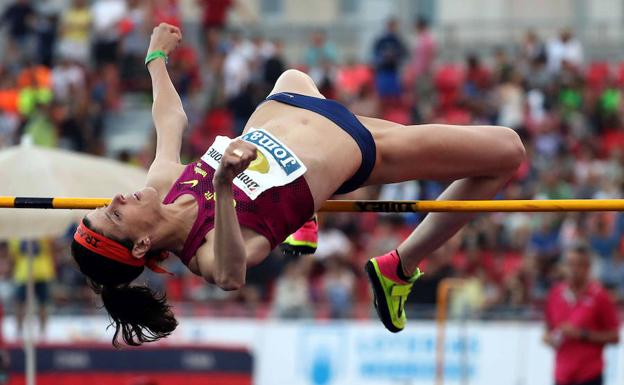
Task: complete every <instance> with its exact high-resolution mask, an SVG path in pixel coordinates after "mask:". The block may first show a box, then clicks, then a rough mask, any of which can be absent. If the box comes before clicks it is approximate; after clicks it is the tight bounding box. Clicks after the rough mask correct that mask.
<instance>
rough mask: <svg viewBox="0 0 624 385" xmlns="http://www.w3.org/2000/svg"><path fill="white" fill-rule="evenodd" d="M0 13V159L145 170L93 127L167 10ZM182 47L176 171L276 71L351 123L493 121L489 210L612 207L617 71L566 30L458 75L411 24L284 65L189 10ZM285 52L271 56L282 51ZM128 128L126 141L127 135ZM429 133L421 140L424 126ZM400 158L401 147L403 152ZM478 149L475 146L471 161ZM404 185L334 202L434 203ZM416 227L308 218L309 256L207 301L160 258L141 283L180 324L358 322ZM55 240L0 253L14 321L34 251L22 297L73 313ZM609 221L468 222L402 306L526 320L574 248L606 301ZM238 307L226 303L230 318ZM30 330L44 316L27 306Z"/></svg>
mask: <svg viewBox="0 0 624 385" xmlns="http://www.w3.org/2000/svg"><path fill="white" fill-rule="evenodd" d="M50 4H51V3H50V2H48V1H37V2H31V1H28V0H16V1H9V2H8V4H7V5H6V6H5V7H4V9H0V14H1V15H2V16H1V22H0V28H1V29H2V31H1V32H3V33H4V38H3V41H2V42H0V46H1V47H4V48H3V51H2V52H3V54H2V55H0V148H4V147H8V146H11V145H15V144H17V143H18V142H19V141H20V140H21V138H22V137H23V136H24V135H28V136H30V137H31V138H32V140H33V141H34V142H35V143H36V144H38V145H40V146H48V147H59V148H64V149H70V150H75V151H80V152H87V153H91V154H97V155H103V154H107V155H109V156H111V155H112V156H115V157H117V158H118V159H119V160H122V161H126V162H131V163H134V164H139V165H142V166H145V167H147V166H148V165H149V162H150V160H151V157H152V156H153V147H154V141H153V138H152V140H151V141H149V140H148V141H147V143H146V145H145V147H144V148H143V149H142V150H140V151H134V152H127V151H123V152H120V153H116V154H110V151H108V150H107V139H108V137H107V124H106V123H107V119H108V118H109V117H110V116H111V115H112V114H115V113H118V112H119V111H121V110H124V109H125V110H127V109H130V112H131V111H132V110H131V108H133V107H132V106H130V107H129V106H128V103H125V101H126V100H127V99H128V98H130V97H131V98H133V100H140V101H141V103H142V104H143V107H147V108H149V105H150V102H151V99H150V92H151V90H150V79H149V76H148V74H147V72H146V71H145V68H144V65H143V59H144V56H145V53H146V48H147V45H148V41H149V35H150V33H151V30H152V28H153V26H154V25H157V24H158V23H160V22H163V21H165V22H168V23H171V24H175V25H180V26H182V27H184V20H183V19H182V17H181V12H180V9H179V7H180V5H179V4H178V2H177V1H176V0H150V1H137V0H94V1H86V0H72V1H71V2H69V4H68V5H67V7H65V8H63V9H57V8H55V7H53V6H51V5H50ZM198 6H199V7H200V8H199V9H201V10H202V12H203V17H202V18H201V27H199V28H196V31H198V36H195V37H193V38H190V39H185V41H184V42H183V43H182V44H181V46H180V47H179V48H178V49H177V50H176V51H175V52H174V54H173V55H171V57H170V59H169V64H168V68H169V71H170V73H171V77H172V79H173V81H174V83H175V86H176V88H177V90H178V92H179V93H180V96H181V98H182V101H183V103H184V105H185V110H186V112H187V114H188V116H189V129H188V130H187V132H186V134H185V135H186V137H185V144H184V145H183V153H182V159H184V160H186V161H190V160H192V159H195V158H197V157H199V156H201V154H203V152H204V151H205V149H206V148H208V146H209V145H210V144H211V143H212V140H213V139H214V137H215V136H216V135H228V136H236V135H239V134H240V133H241V131H242V129H243V127H244V125H245V122H246V120H247V119H248V117H249V116H250V115H251V113H252V112H253V110H254V108H255V106H256V105H257V104H258V103H259V102H260V101H261V100H262V99H263V98H264V97H265V96H266V95H267V93H268V92H269V91H270V89H271V88H272V86H273V83H274V82H275V80H276V79H277V78H278V77H279V75H280V74H281V73H282V72H283V71H284V70H285V69H288V68H298V69H301V70H303V71H306V72H307V73H308V74H310V76H312V78H313V79H314V80H315V82H316V84H317V86H318V87H319V89H320V90H321V92H322V93H323V94H324V95H326V96H327V97H328V98H334V99H337V100H339V101H341V102H343V103H344V104H345V105H347V106H348V107H349V108H350V109H351V110H352V111H353V112H354V113H356V114H358V115H365V116H373V117H380V118H384V119H388V120H391V121H394V122H397V123H400V124H406V125H407V124H424V123H445V124H498V125H503V126H507V127H511V128H513V129H514V130H516V131H517V132H518V133H519V134H520V136H521V137H522V139H523V141H524V143H525V146H526V149H527V153H528V157H527V159H526V161H525V162H524V164H523V165H522V166H521V167H520V169H519V170H518V172H517V174H516V175H515V176H514V178H513V179H512V180H511V181H510V182H509V183H508V184H507V186H506V187H505V188H504V190H503V191H501V193H500V194H499V197H498V198H501V199H562V198H620V197H621V194H622V187H623V182H624V153H623V151H622V149H623V148H624V126H623V122H622V87H623V86H624V63H615V62H596V61H593V60H592V59H591V58H586V57H584V54H583V47H582V44H581V42H580V41H579V40H578V39H577V38H576V37H575V36H574V32H573V31H572V30H562V31H560V33H558V34H557V35H556V36H540V35H538V34H537V33H536V32H534V31H527V33H526V35H525V36H524V37H523V38H522V40H521V41H501V45H500V46H499V47H494V48H493V49H492V50H491V52H489V53H486V54H484V53H483V52H480V53H468V54H467V55H466V57H465V60H464V61H463V62H443V61H441V60H440V59H439V58H438V57H437V53H438V50H439V48H440V47H438V42H437V41H436V39H435V33H433V32H432V31H431V30H430V26H429V23H428V21H427V20H425V19H417V20H416V21H415V22H414V23H413V25H410V26H408V25H401V24H400V23H399V20H398V19H390V20H388V22H387V24H386V25H385V26H380V27H379V31H378V35H377V37H376V38H375V39H374V41H373V42H372V44H371V46H370V47H369V49H368V55H367V56H366V57H362V58H360V59H358V60H356V59H353V58H345V57H343V56H341V52H340V47H339V46H337V45H336V44H335V43H334V42H333V41H332V39H331V33H327V32H326V31H324V30H322V29H318V30H315V31H313V32H312V33H311V34H310V37H309V40H308V41H305V42H301V43H300V44H302V45H304V44H305V45H306V48H305V49H303V50H300V51H302V52H303V54H302V55H301V56H300V57H294V56H292V55H290V56H288V55H287V54H286V52H287V50H286V48H287V47H284V44H283V42H282V41H281V40H280V39H279V38H275V39H270V38H266V37H264V36H262V35H259V34H256V35H254V36H248V35H247V34H246V33H245V32H244V31H243V30H239V29H236V28H233V27H231V26H229V25H228V24H227V20H228V17H227V16H228V12H237V10H236V9H237V8H238V5H237V3H236V2H235V1H231V0H230V1H228V0H205V1H199V0H198ZM288 52H289V51H288ZM128 129H132V127H128ZM431 129H435V126H433V127H431ZM417 145H418V143H414V146H417ZM483 150H484V151H487V150H488V149H487V148H484V149H483ZM445 186H446V185H445V184H444V183H440V182H435V181H413V182H407V183H401V184H395V185H386V186H381V187H367V188H362V189H360V190H358V191H356V192H353V193H351V194H350V195H349V196H347V197H341V198H351V199H435V198H436V196H437V195H438V194H439V193H440V192H441V191H442V190H443V189H444V188H445ZM421 218H422V216H421V215H417V214H409V215H391V214H375V213H365V214H359V215H353V214H331V215H330V214H322V215H320V224H321V232H320V235H319V249H318V251H317V253H316V254H315V255H313V256H302V257H299V258H293V257H288V256H284V255H281V254H280V253H279V252H274V253H273V254H272V255H271V256H270V257H269V258H268V259H267V260H266V261H265V262H264V263H263V264H261V265H260V266H257V267H255V268H253V269H251V270H250V272H249V274H248V285H247V286H246V287H245V288H244V289H243V290H240V291H238V292H234V293H230V292H227V293H226V292H221V291H219V290H217V289H215V288H213V287H210V286H209V285H206V284H204V283H203V282H201V280H200V279H199V278H197V277H193V276H192V275H191V274H190V273H189V272H187V271H186V270H185V269H184V268H183V266H181V265H180V264H179V263H177V262H176V261H170V262H169V264H170V266H168V268H169V269H171V270H173V271H174V272H175V274H176V275H175V277H173V278H168V279H167V280H166V281H164V280H162V278H160V277H155V276H153V275H150V274H149V273H146V274H145V276H143V277H141V278H140V279H141V280H148V281H149V283H150V285H151V286H154V287H155V288H157V289H161V290H166V291H167V293H168V296H169V298H170V300H172V301H174V302H176V303H179V306H178V309H179V310H180V311H181V312H187V313H192V314H207V315H209V314H228V315H237V314H241V315H255V316H261V317H263V316H279V317H292V318H296V317H310V316H315V317H333V318H342V317H368V316H370V309H371V307H370V300H371V299H370V293H369V291H368V287H367V283H366V281H365V277H364V275H363V270H362V267H363V266H364V262H365V261H366V259H367V258H369V257H371V256H374V255H379V254H382V253H385V252H387V251H388V250H391V249H392V248H395V247H396V246H397V245H398V244H399V242H400V241H401V240H402V239H403V238H404V237H405V236H406V235H408V234H409V232H410V231H411V229H413V227H414V226H416V225H417V224H418V222H419V220H420V219H421ZM71 230H72V229H68V236H67V237H64V238H59V239H42V240H36V241H33V242H27V241H23V240H22V241H20V240H12V241H9V242H2V243H0V298H1V300H2V301H3V303H5V306H7V307H8V308H10V309H14V310H15V311H17V312H18V313H19V312H20V309H21V307H20V305H19V303H21V302H22V300H23V295H24V293H23V284H24V282H25V270H24V269H25V267H24V266H25V260H26V255H27V252H28V250H30V251H31V252H32V250H34V251H36V253H35V262H36V264H35V278H36V280H37V282H39V283H40V285H39V287H38V288H37V290H36V294H37V297H39V298H40V300H41V302H42V303H48V304H51V305H52V306H53V307H54V309H55V311H57V312H60V311H69V312H75V311H83V312H84V311H89V309H91V308H93V306H92V303H93V297H92V294H91V293H90V292H89V290H88V289H87V288H86V286H85V282H84V279H83V278H82V277H81V275H80V274H79V273H78V272H77V271H76V268H75V265H74V264H73V263H72V261H71V257H70V256H69V250H68V244H69V240H70V237H69V234H71V233H72V231H71ZM623 232H624V216H622V215H621V214H619V213H588V214H578V213H551V214H530V213H496V214H490V215H480V216H478V217H477V218H476V219H475V220H474V221H473V222H472V223H471V224H470V225H468V226H467V227H466V228H465V229H463V230H462V231H461V232H460V233H459V234H458V235H457V236H456V237H455V238H453V240H451V241H450V242H448V244H447V245H445V246H444V247H443V248H442V249H440V250H438V251H437V252H436V253H434V254H433V255H431V256H429V258H428V259H427V260H426V262H425V263H424V264H423V268H424V271H425V273H426V274H425V275H424V276H423V277H422V278H421V279H420V280H419V281H417V282H416V284H415V286H414V291H413V293H412V295H411V297H410V302H411V303H412V305H413V307H412V308H413V309H431V308H432V307H431V305H432V304H435V302H436V292H437V288H438V286H439V283H440V282H441V281H442V280H443V279H445V278H448V277H458V278H463V279H464V287H463V289H462V290H461V291H459V292H458V293H457V294H456V295H454V296H452V300H451V304H450V306H451V307H452V308H453V309H454V311H456V312H463V311H465V310H470V311H471V312H476V313H477V314H481V315H482V316H488V315H490V314H495V313H496V312H497V311H498V312H503V311H507V312H511V314H512V315H513V316H514V317H517V316H529V317H530V316H531V315H532V314H536V313H535V312H534V311H533V310H532V309H536V308H537V309H539V307H540V306H541V304H542V302H543V300H544V297H545V295H546V292H547V290H548V289H549V288H550V287H551V286H552V285H553V283H554V282H556V281H557V280H558V279H560V278H561V275H562V270H561V268H560V263H559V262H560V259H561V255H562V252H563V251H564V250H566V248H568V247H569V246H570V245H572V244H577V243H579V242H584V243H586V244H588V245H590V247H591V249H592V252H593V254H594V258H593V261H594V262H593V264H594V266H593V274H594V276H595V277H596V278H597V279H599V280H601V281H602V282H603V283H604V284H605V285H606V286H607V287H608V288H609V289H610V290H611V292H612V293H613V295H614V296H615V298H616V299H617V300H618V301H620V302H622V301H624V243H623V242H622V235H623ZM241 304H242V305H244V306H240V305H241ZM201 305H206V306H201ZM41 313H42V314H41V316H42V317H45V311H44V308H42V311H41Z"/></svg>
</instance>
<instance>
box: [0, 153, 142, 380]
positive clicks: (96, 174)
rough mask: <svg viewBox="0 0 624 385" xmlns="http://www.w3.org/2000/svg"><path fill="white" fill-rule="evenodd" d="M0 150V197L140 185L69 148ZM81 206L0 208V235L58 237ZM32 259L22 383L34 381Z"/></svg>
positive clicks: (120, 168) (106, 193)
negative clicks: (57, 208) (44, 208)
mask: <svg viewBox="0 0 624 385" xmlns="http://www.w3.org/2000/svg"><path fill="white" fill-rule="evenodd" d="M22 143H23V144H21V145H19V146H14V147H10V148H7V149H4V150H0V195H13V196H29V197H51V196H52V197H53V196H81V197H111V196H113V195H115V194H116V193H118V192H131V191H135V190H138V189H140V188H141V187H142V186H143V185H144V183H145V178H146V172H145V170H143V169H141V168H138V167H132V166H128V165H126V164H123V163H121V162H117V161H113V160H110V159H105V158H100V157H95V156H90V155H84V154H79V153H75V152H71V151H65V150H59V149H48V148H40V147H36V146H33V145H30V144H28V141H23V142H22ZM85 212H86V211H84V210H33V209H14V208H4V209H0V239H9V238H27V239H33V238H41V237H55V236H60V235H63V234H64V233H65V232H66V231H67V228H68V226H69V225H70V224H71V223H73V222H76V221H77V220H79V219H80V218H81V217H82V216H83V215H84V214H85ZM33 297H34V291H33V280H32V259H31V262H30V263H29V268H28V285H27V304H26V309H27V311H26V319H25V326H26V338H25V344H24V349H25V351H26V383H27V384H28V385H34V383H35V375H34V373H35V349H34V340H33V332H32V321H31V320H32V315H33V310H34V309H33V301H34V298H33Z"/></svg>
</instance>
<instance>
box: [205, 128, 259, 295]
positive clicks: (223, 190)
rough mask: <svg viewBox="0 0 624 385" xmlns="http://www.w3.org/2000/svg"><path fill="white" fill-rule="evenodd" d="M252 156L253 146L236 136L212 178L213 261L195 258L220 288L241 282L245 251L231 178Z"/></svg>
mask: <svg viewBox="0 0 624 385" xmlns="http://www.w3.org/2000/svg"><path fill="white" fill-rule="evenodd" d="M255 158H256V147H255V146H254V145H253V144H251V143H247V142H245V141H242V140H240V139H238V140H235V141H233V142H232V143H230V145H229V146H228V148H227V149H226V150H225V152H224V154H223V158H222V159H221V163H220V165H219V168H218V169H217V172H216V173H215V175H214V178H213V185H214V188H215V194H216V196H215V200H216V205H215V219H214V224H215V226H214V228H215V237H214V244H213V253H214V261H209V260H206V261H203V260H202V259H201V257H199V259H198V261H197V263H198V266H199V270H200V272H201V273H202V275H203V276H205V277H206V278H207V279H210V278H212V279H213V280H214V282H215V283H216V284H217V285H218V286H219V287H220V288H222V289H224V290H236V289H239V288H240V287H241V286H243V285H244V284H245V275H246V270H247V250H246V245H245V241H244V239H243V235H242V233H241V229H240V225H239V223H238V218H237V216H236V209H235V207H234V204H235V203H234V195H233V193H232V181H233V180H234V178H235V177H236V176H237V175H238V174H240V173H241V172H243V171H244V170H245V169H246V168H247V167H248V166H249V164H250V163H251V162H252V161H253V160H254V159H255Z"/></svg>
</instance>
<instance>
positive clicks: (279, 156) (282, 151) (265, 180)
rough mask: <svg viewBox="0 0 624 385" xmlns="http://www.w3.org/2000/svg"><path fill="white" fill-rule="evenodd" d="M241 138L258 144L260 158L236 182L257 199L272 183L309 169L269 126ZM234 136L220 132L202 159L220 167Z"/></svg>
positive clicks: (251, 131) (240, 187)
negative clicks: (223, 134)
mask: <svg viewBox="0 0 624 385" xmlns="http://www.w3.org/2000/svg"><path fill="white" fill-rule="evenodd" d="M241 139H243V140H244V141H246V142H249V143H251V144H254V145H255V146H256V148H257V158H256V159H255V160H254V161H253V162H251V164H250V165H249V167H247V169H246V170H245V171H243V172H241V173H240V174H238V175H237V176H236V178H234V185H235V186H236V187H238V188H239V189H241V190H242V191H243V192H244V193H245V194H246V195H247V196H248V197H249V198H251V199H256V198H257V197H258V196H259V195H260V194H262V193H263V192H264V191H266V190H268V189H270V188H271V187H276V186H283V185H286V184H288V183H291V182H292V181H294V180H295V179H297V178H299V177H300V176H302V175H303V174H305V172H306V171H307V168H306V166H305V165H304V164H303V162H301V160H300V159H299V158H297V155H295V154H294V153H293V152H292V151H291V150H290V149H289V148H288V147H286V146H285V145H284V144H283V143H282V142H280V141H279V140H278V139H277V138H275V137H274V136H272V135H271V134H269V133H268V132H266V131H265V130H262V129H254V128H252V129H250V130H249V132H247V133H246V134H245V135H243V136H242V137H241ZM232 140H234V139H230V138H228V137H227V136H217V138H216V139H215V141H214V143H213V144H212V145H211V146H210V148H208V151H206V153H205V154H204V155H203V156H202V157H201V159H202V160H203V161H204V162H206V163H207V164H209V165H210V166H211V167H212V168H214V169H215V170H216V169H218V168H219V163H220V162H221V158H222V157H223V153H224V152H225V149H226V148H227V146H228V145H229V144H230V142H231V141H232Z"/></svg>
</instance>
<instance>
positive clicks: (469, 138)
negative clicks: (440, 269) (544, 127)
mask: <svg viewBox="0 0 624 385" xmlns="http://www.w3.org/2000/svg"><path fill="white" fill-rule="evenodd" d="M360 120H361V121H362V123H364V124H365V125H366V126H367V127H369V129H371V132H372V133H373V136H374V137H375V142H376V144H377V153H378V157H377V163H376V165H375V169H374V170H373V173H372V174H371V177H370V178H369V180H368V182H367V184H383V183H393V182H399V181H405V180H414V179H425V180H441V181H448V180H455V181H454V182H453V183H451V184H450V186H449V187H448V188H447V189H446V190H445V191H444V192H443V193H442V194H441V195H440V197H439V198H438V199H444V200H455V199H459V200H474V199H491V198H493V197H494V196H495V195H496V193H497V192H498V191H499V190H500V188H501V187H502V186H503V185H504V184H505V183H506V182H507V181H508V180H509V178H510V177H511V176H512V175H513V173H514V172H515V170H516V169H517V168H518V166H519V165H520V163H521V162H522V160H523V159H524V156H525V152H524V146H523V145H522V142H521V140H520V138H519V137H518V135H517V134H516V133H515V132H514V131H513V130H511V129H508V128H504V127H495V126H449V125H437V124H431V125H419V126H400V125H397V124H394V123H390V122H387V121H383V120H380V119H372V118H360ZM474 215H475V214H474V213H431V214H429V215H427V216H426V217H425V219H424V220H423V221H422V223H420V224H419V225H418V226H417V227H416V229H415V230H414V232H412V234H411V235H410V236H409V237H408V238H407V239H406V240H405V241H403V243H401V245H400V246H399V247H398V252H399V255H400V257H401V263H402V265H403V269H404V272H405V273H406V275H408V276H409V275H411V273H412V272H414V270H415V269H416V267H417V265H418V263H419V262H420V261H421V260H422V259H423V258H425V257H427V256H428V255H429V254H431V253H432V252H433V251H434V250H436V249H438V248H439V247H440V246H441V245H442V244H444V242H446V241H447V240H448V239H449V238H450V237H452V236H453V235H454V234H455V233H456V232H457V231H458V230H459V229H460V228H461V227H462V226H464V225H465V224H466V223H467V222H468V221H469V220H471V219H472V218H473V217H474Z"/></svg>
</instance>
